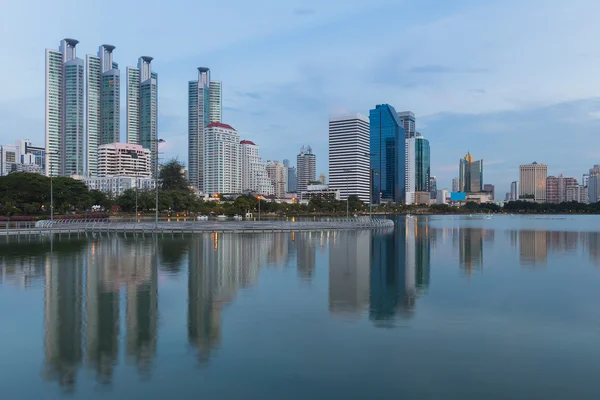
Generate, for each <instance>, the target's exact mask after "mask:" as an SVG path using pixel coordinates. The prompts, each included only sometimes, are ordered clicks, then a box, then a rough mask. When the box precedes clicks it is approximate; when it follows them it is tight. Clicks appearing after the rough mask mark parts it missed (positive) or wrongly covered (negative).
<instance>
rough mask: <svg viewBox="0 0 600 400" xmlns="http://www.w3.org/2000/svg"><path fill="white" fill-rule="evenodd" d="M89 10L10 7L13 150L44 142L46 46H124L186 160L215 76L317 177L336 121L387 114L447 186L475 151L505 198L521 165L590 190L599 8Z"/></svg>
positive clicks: (7, 51) (189, 5)
mask: <svg viewBox="0 0 600 400" xmlns="http://www.w3.org/2000/svg"><path fill="white" fill-rule="evenodd" d="M82 3H83V2H79V1H74V0H55V1H52V2H48V1H43V0H32V1H29V2H9V3H7V4H4V5H3V12H2V14H1V15H0V40H1V43H2V51H3V54H4V57H3V59H4V60H5V62H3V63H2V64H1V65H0V87H1V88H2V90H0V143H10V142H13V141H14V140H16V139H19V138H22V137H27V138H30V139H32V140H33V141H35V142H36V143H43V140H44V49H45V48H57V46H58V44H59V41H60V40H61V39H62V38H64V37H73V38H76V39H78V40H79V41H80V44H79V45H78V56H79V57H81V58H84V56H85V54H95V53H96V51H97V48H98V46H99V45H100V44H103V43H110V44H114V45H115V46H116V47H117V49H116V50H115V60H116V61H117V62H118V63H119V65H120V66H121V69H122V71H123V72H122V77H123V78H124V69H125V67H126V66H127V65H135V63H136V60H137V58H138V57H139V56H141V55H150V56H153V57H154V61H153V65H154V70H155V71H157V72H158V74H159V107H160V110H159V111H160V114H159V118H160V119H159V135H160V136H161V137H163V138H165V139H166V140H167V144H166V145H165V147H164V149H163V150H164V152H165V157H174V156H179V159H180V160H182V161H184V162H187V81H188V80H191V79H195V78H196V67H198V66H208V67H210V68H211V73H212V77H213V79H217V80H221V81H223V103H224V104H223V106H224V113H223V121H224V122H226V123H229V124H230V125H232V126H233V127H234V128H236V129H237V130H238V131H239V132H240V134H241V137H242V138H244V139H250V140H253V141H254V142H256V143H257V144H259V145H260V146H261V155H262V156H263V158H265V159H279V160H281V159H284V158H289V159H292V160H294V159H295V156H296V154H297V152H298V150H299V149H300V147H301V146H302V145H303V144H310V145H311V146H312V147H313V150H314V152H315V153H316V155H317V174H319V173H321V172H327V162H328V161H327V141H328V138H327V124H328V121H327V120H328V115H329V114H336V113H343V112H360V113H363V114H365V115H368V112H369V109H370V108H372V107H373V106H374V105H375V104H379V103H389V104H392V105H393V106H394V107H395V108H396V109H397V110H399V111H400V110H411V111H413V112H415V114H416V115H417V129H418V130H419V131H420V132H421V133H423V134H424V135H425V136H426V137H427V138H428V139H429V140H430V143H431V152H432V174H434V175H437V176H438V181H439V184H438V187H449V186H450V182H451V179H452V177H454V176H456V174H457V169H458V160H459V159H460V158H461V157H462V156H464V154H465V153H466V152H467V151H470V152H471V153H472V154H473V155H474V156H475V157H476V158H483V159H484V165H485V167H484V174H485V182H486V183H493V184H496V186H497V192H499V193H502V192H505V191H507V190H508V187H509V184H510V182H511V181H512V180H517V179H518V165H519V164H521V163H528V162H532V161H538V162H544V163H547V164H548V165H549V167H548V169H549V173H550V174H554V175H557V174H560V173H564V174H565V175H571V176H575V177H577V178H578V179H581V174H583V173H584V172H586V170H587V169H589V168H590V167H591V166H592V165H593V164H595V163H600V149H598V148H597V146H596V143H598V142H599V141H600V140H598V139H597V137H598V133H599V132H600V97H599V93H600V81H599V80H598V79H597V78H596V76H597V74H598V71H599V70H600V51H598V50H596V48H597V46H595V42H596V38H598V37H600V24H598V23H597V15H600V2H598V1H595V0H571V1H562V0H503V1H496V0H489V1H485V0H460V1H443V0H405V1H402V0H395V1H389V0H369V1H364V0H343V1H342V0H329V1H327V2H323V1H316V0H304V1H296V0H289V1H281V0H255V1H252V2H246V1H239V0H232V1H228V2H224V1H213V0H204V1H201V2H193V1H187V0H170V1H168V2H165V1H158V0H149V1H145V2H143V3H139V2H134V1H130V0H118V1H116V0H105V1H103V2H101V3H97V2H96V3H94V2H85V4H82ZM142 4H143V6H142ZM48 21H52V22H51V23H49V22H48ZM7 60H8V61H7ZM122 90H123V92H122V95H123V96H124V95H125V91H124V85H123V89H122ZM123 103H124V102H123ZM122 115H123V123H124V113H123V114H122ZM121 137H122V140H124V129H122V132H121Z"/></svg>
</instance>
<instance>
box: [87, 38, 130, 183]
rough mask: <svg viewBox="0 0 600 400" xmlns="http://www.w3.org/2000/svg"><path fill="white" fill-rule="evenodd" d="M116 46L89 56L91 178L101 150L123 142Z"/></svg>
mask: <svg viewBox="0 0 600 400" xmlns="http://www.w3.org/2000/svg"><path fill="white" fill-rule="evenodd" d="M114 49H115V46H112V45H109V44H104V45H102V46H100V48H99V50H98V56H92V55H88V56H86V63H85V66H86V79H87V86H86V144H87V163H86V172H87V175H88V176H96V175H97V169H98V146H101V145H104V144H108V143H116V142H120V140H121V131H120V125H121V95H120V93H121V82H120V80H121V77H120V72H119V65H118V64H117V63H116V62H114V61H113V50H114Z"/></svg>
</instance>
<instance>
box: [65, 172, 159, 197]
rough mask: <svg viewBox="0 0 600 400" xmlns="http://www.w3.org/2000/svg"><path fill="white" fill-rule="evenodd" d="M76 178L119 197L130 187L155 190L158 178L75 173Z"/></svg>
mask: <svg viewBox="0 0 600 400" xmlns="http://www.w3.org/2000/svg"><path fill="white" fill-rule="evenodd" d="M73 178H74V179H78V180H81V181H83V183H85V184H86V186H87V187H88V188H89V189H90V190H99V191H101V192H104V193H109V194H111V195H112V196H115V197H118V196H120V195H122V194H123V193H125V191H126V190H128V189H135V188H136V186H137V189H138V190H153V189H154V188H155V187H156V186H155V185H156V180H155V179H154V178H152V177H144V178H136V177H132V176H106V177H98V176H95V177H88V178H86V177H83V176H80V175H74V176H73Z"/></svg>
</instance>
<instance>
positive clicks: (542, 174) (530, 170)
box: [519, 162, 548, 203]
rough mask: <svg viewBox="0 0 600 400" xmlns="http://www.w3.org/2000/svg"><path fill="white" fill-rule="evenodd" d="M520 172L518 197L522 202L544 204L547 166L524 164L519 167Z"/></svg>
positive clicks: (534, 163) (535, 163)
mask: <svg viewBox="0 0 600 400" xmlns="http://www.w3.org/2000/svg"><path fill="white" fill-rule="evenodd" d="M519 170H520V179H519V180H520V182H521V186H520V190H519V192H520V195H519V198H520V199H523V200H532V201H535V202H537V203H545V202H546V177H547V176H548V166H547V165H546V164H538V163H537V162H533V163H531V164H524V165H521V166H520V167H519Z"/></svg>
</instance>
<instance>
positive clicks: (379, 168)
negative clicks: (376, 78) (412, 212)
mask: <svg viewBox="0 0 600 400" xmlns="http://www.w3.org/2000/svg"><path fill="white" fill-rule="evenodd" d="M369 118H370V137H371V179H372V186H371V190H372V196H373V197H372V199H373V203H374V204H379V203H381V202H382V201H383V202H394V203H398V204H404V202H405V198H406V186H405V176H404V175H405V157H406V154H405V147H406V142H405V131H404V128H403V127H402V122H401V121H400V118H398V114H397V113H396V110H394V107H392V106H390V105H389V104H378V105H377V106H375V108H374V109H373V110H371V111H370V112H369Z"/></svg>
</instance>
